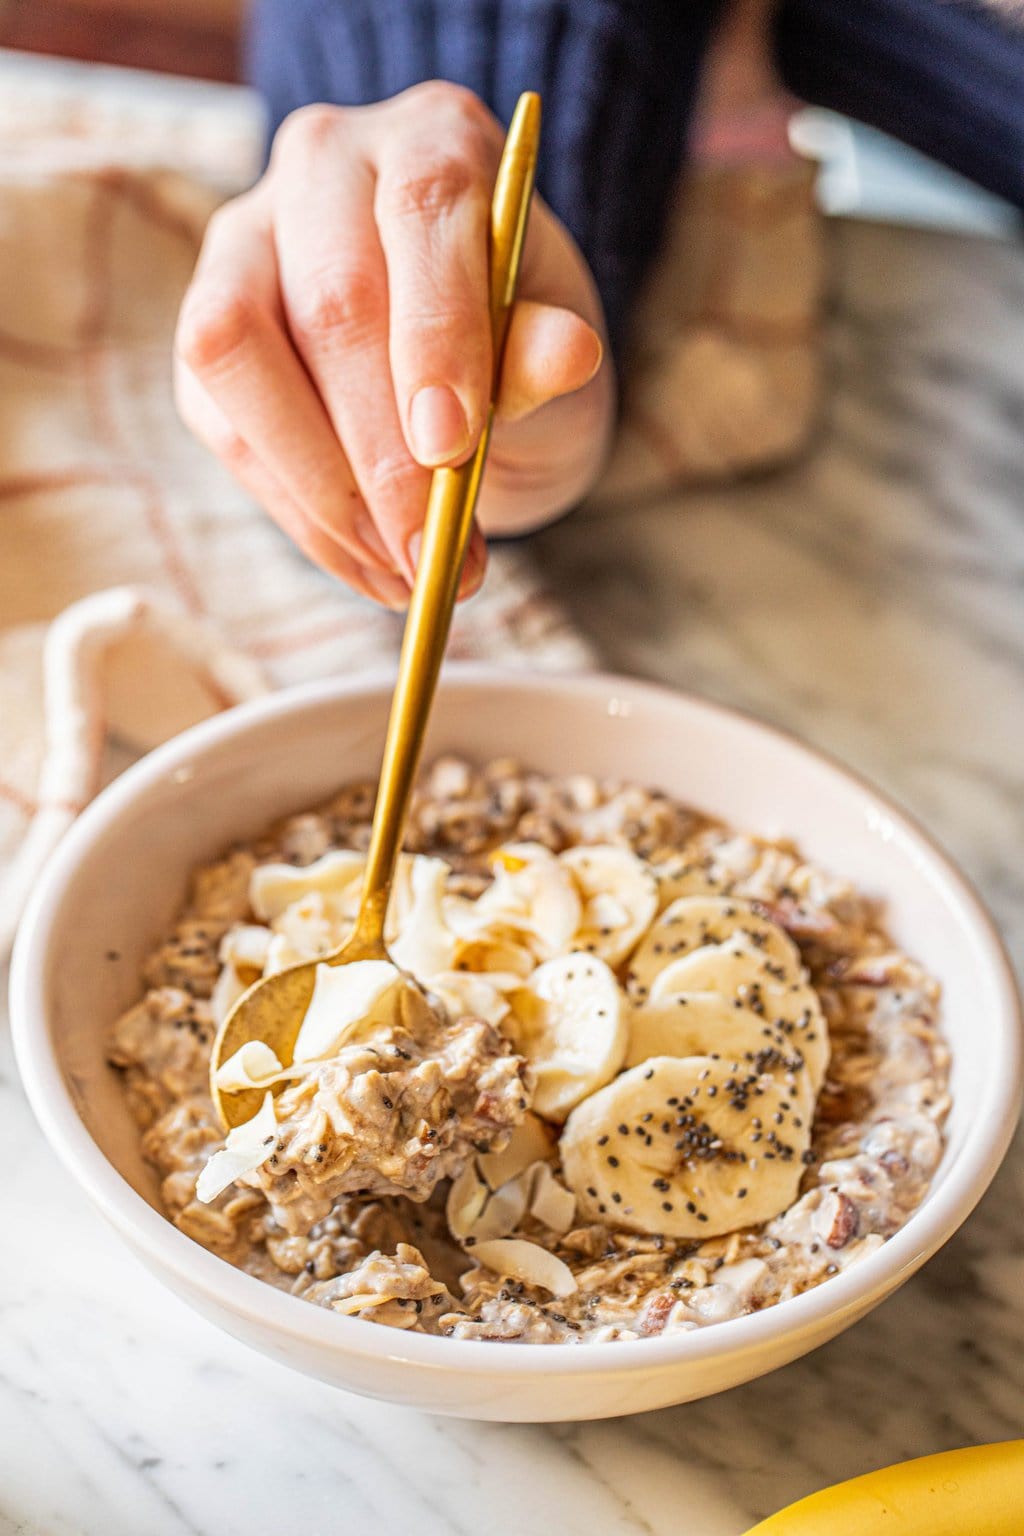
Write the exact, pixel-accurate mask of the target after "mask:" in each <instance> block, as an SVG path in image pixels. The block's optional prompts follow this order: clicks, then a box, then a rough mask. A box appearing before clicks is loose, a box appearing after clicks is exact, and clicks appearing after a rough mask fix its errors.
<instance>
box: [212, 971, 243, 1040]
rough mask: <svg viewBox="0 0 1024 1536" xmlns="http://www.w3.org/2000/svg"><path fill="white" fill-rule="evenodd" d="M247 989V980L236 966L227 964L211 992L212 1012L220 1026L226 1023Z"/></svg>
mask: <svg viewBox="0 0 1024 1536" xmlns="http://www.w3.org/2000/svg"><path fill="white" fill-rule="evenodd" d="M245 990H246V986H245V982H244V981H243V980H242V978H241V977H240V976H239V974H238V972H237V971H236V970H235V968H234V966H233V965H226V966H225V967H224V969H223V970H222V971H221V973H220V975H219V976H218V977H217V980H216V981H215V982H214V984H213V991H212V992H211V993H210V1012H211V1013H212V1014H213V1022H214V1023H215V1024H216V1025H217V1026H218V1028H219V1027H220V1025H221V1024H223V1023H224V1020H225V1019H226V1018H227V1016H228V1014H229V1013H230V1012H231V1010H232V1008H233V1007H234V1006H235V1004H236V1003H237V1002H238V999H239V998H240V997H241V996H242V994H243V992H245Z"/></svg>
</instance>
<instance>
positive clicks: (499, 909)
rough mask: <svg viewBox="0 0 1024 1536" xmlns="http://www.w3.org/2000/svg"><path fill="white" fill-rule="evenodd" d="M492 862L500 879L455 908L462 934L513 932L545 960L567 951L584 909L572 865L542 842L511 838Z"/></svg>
mask: <svg viewBox="0 0 1024 1536" xmlns="http://www.w3.org/2000/svg"><path fill="white" fill-rule="evenodd" d="M492 862H493V865H494V880H493V881H492V883H491V884H490V885H489V886H488V887H487V889H486V890H485V891H484V893H483V895H482V896H480V897H479V898H478V899H477V900H476V901H475V902H462V903H460V904H459V905H458V907H455V906H452V907H451V908H450V909H449V921H450V923H451V924H452V925H453V926H456V927H457V931H458V933H459V936H460V937H462V938H464V939H468V940H472V939H476V940H479V939H481V938H486V937H489V938H491V939H492V940H501V939H507V937H508V935H510V934H511V935H513V936H514V937H515V938H517V939H521V940H525V942H526V943H527V945H528V946H529V948H530V949H531V950H532V951H533V953H534V954H536V955H537V956H539V957H540V958H541V959H549V958H550V957H551V956H553V955H559V954H563V953H564V951H565V950H566V949H567V948H568V946H569V942H570V940H571V939H572V936H573V934H574V933H575V932H576V928H577V926H578V924H579V921H580V914H581V911H582V907H581V903H580V898H579V896H578V895H577V892H576V886H575V884H574V882H573V880H572V877H571V876H570V874H569V872H568V870H566V869H563V868H562V866H561V864H560V863H559V862H558V860H557V859H556V858H555V856H554V854H553V853H551V851H550V849H548V848H545V847H544V846H543V845H542V844H540V843H509V844H507V845H506V846H505V847H504V848H499V849H498V851H497V853H496V854H495V855H494V858H493V860H492ZM500 968H501V969H505V968H506V967H505V966H504V965H502V966H501V967H500ZM508 968H510V969H518V967H517V966H512V967H508Z"/></svg>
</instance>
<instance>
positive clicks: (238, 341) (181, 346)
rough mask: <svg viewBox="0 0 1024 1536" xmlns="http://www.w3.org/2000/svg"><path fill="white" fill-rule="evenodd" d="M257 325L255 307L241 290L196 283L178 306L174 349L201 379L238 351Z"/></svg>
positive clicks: (257, 318) (257, 317)
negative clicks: (178, 312)
mask: <svg viewBox="0 0 1024 1536" xmlns="http://www.w3.org/2000/svg"><path fill="white" fill-rule="evenodd" d="M258 323H259V316H258V313H257V306H256V305H255V304H254V302H253V301H252V299H251V298H250V297H249V295H248V294H246V293H245V292H244V291H243V290H241V289H237V288H215V287H211V286H208V285H206V284H196V285H194V286H193V287H192V288H190V289H189V291H188V293H187V294H186V295H185V301H184V303H183V304H182V306H181V313H180V315H179V317H178V326H177V330H176V332H175V338H174V349H175V352H176V354H177V356H178V357H179V358H180V359H181V360H182V362H184V363H185V365H186V366H187V367H188V368H190V369H191V370H192V372H193V373H195V374H197V375H198V376H200V377H202V376H203V374H206V373H210V372H211V371H213V370H216V369H217V368H219V367H220V366H221V365H222V364H223V363H225V362H227V361H228V360H229V359H230V358H232V357H233V356H235V355H236V354H237V353H238V352H239V351H241V349H242V348H243V347H244V346H245V344H246V342H247V341H248V340H249V338H250V337H251V335H252V333H253V330H254V329H255V327H256V326H257V324H258Z"/></svg>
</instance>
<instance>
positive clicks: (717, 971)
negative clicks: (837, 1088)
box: [648, 935, 829, 1093]
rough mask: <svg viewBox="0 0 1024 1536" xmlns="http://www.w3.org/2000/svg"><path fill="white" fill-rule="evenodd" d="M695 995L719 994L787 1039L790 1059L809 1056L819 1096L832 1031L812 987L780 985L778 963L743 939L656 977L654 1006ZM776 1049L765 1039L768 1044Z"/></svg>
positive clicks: (711, 947)
mask: <svg viewBox="0 0 1024 1536" xmlns="http://www.w3.org/2000/svg"><path fill="white" fill-rule="evenodd" d="M694 992H717V993H718V994H719V995H720V996H721V997H724V998H725V999H726V1001H727V1002H728V1003H730V1004H731V1006H732V1007H734V1008H737V1007H739V1008H746V1009H748V1010H749V1011H750V1012H751V1013H753V1014H755V1015H756V1016H757V1017H758V1018H759V1019H760V1020H761V1022H762V1025H763V1026H764V1027H765V1028H766V1029H771V1030H772V1032H773V1034H781V1035H783V1036H784V1037H785V1040H786V1044H787V1054H788V1055H793V1054H795V1053H797V1052H799V1053H800V1055H801V1056H803V1058H804V1061H805V1062H806V1065H807V1070H808V1072H809V1074H810V1079H811V1086H812V1087H813V1089H814V1091H815V1093H817V1092H818V1090H819V1089H820V1088H821V1085H822V1083H823V1082H824V1080H825V1072H826V1069H827V1067H828V1059H829V1039H828V1025H827V1024H826V1022H825V1016H824V1014H823V1013H822V1010H821V1003H820V1002H819V1000H818V994H817V993H816V992H815V990H814V988H813V987H812V986H811V984H810V982H808V981H807V980H805V979H803V978H801V979H800V980H796V981H789V982H780V981H779V980H778V970H777V967H776V965H775V962H774V961H773V960H771V959H769V957H768V956H767V955H766V954H765V953H764V952H763V951H761V950H756V949H751V948H750V947H749V946H748V945H747V942H746V940H745V939H744V938H742V937H740V936H739V935H737V936H735V937H734V938H732V939H730V940H729V941H728V943H726V944H707V945H705V946H704V947H703V948H702V949H695V950H694V951H693V953H692V954H689V955H682V956H680V958H679V959H677V960H673V962H672V964H671V965H669V966H666V967H665V969H664V970H663V971H661V972H659V974H658V975H657V976H656V977H655V979H654V982H653V983H652V985H651V995H650V998H649V999H648V1002H649V1004H650V1005H651V1006H652V1007H653V1006H658V1007H660V1006H661V1005H662V1004H664V1003H668V1002H670V1001H671V1000H672V998H674V997H680V996H686V997H689V996H690V995H691V994H692V993H694ZM772 1043H773V1041H772V1038H771V1037H770V1036H769V1035H765V1036H764V1041H763V1044H764V1045H770V1044H772ZM706 1049H707V1050H709V1051H710V1050H715V1049H717V1047H714V1046H711V1047H706ZM780 1049H781V1047H780ZM741 1054H742V1053H741Z"/></svg>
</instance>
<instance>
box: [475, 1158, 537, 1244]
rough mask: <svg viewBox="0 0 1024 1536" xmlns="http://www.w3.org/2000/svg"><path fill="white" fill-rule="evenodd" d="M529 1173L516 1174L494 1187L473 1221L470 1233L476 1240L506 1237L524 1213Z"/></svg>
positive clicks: (527, 1196) (527, 1197)
mask: <svg viewBox="0 0 1024 1536" xmlns="http://www.w3.org/2000/svg"><path fill="white" fill-rule="evenodd" d="M529 1193H530V1191H529V1174H528V1173H527V1172H525V1171H524V1172H523V1173H520V1174H517V1176H516V1177H515V1178H514V1179H509V1180H508V1182H507V1183H506V1184H502V1185H501V1186H500V1188H498V1189H496V1190H495V1191H494V1193H493V1194H492V1195H491V1198H490V1199H489V1200H488V1202H487V1204H486V1205H485V1206H484V1209H483V1211H482V1213H481V1214H480V1215H479V1216H478V1217H477V1219H476V1221H475V1222H474V1223H473V1227H472V1232H471V1235H472V1236H473V1237H474V1238H475V1239H477V1240H478V1241H482V1240H484V1239H489V1238H492V1237H508V1235H509V1233H510V1232H514V1231H515V1229H516V1227H518V1225H519V1223H520V1222H521V1221H522V1219H523V1217H524V1216H525V1215H526V1205H527V1201H528V1199H529Z"/></svg>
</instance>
